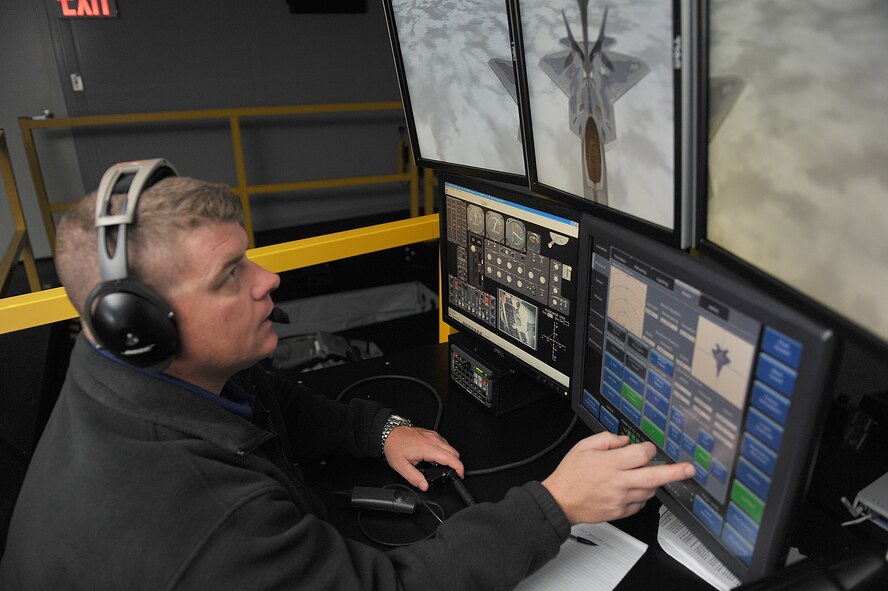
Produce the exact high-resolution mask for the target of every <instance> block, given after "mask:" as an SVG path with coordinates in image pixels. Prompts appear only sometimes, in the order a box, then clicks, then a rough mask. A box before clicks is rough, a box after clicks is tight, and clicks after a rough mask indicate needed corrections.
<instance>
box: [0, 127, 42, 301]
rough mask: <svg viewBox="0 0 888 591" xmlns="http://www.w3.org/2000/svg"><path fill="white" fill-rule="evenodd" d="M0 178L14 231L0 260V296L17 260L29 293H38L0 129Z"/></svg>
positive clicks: (38, 287) (33, 263) (17, 198)
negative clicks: (22, 263)
mask: <svg viewBox="0 0 888 591" xmlns="http://www.w3.org/2000/svg"><path fill="white" fill-rule="evenodd" d="M0 176H2V177H3V186H4V187H5V188H6V200H7V202H8V203H9V211H10V213H11V214H12V223H13V228H14V232H13V236H12V240H11V241H10V242H9V245H8V246H7V247H6V250H5V251H4V253H3V256H2V258H0V294H2V293H3V292H5V291H6V288H7V287H8V285H9V279H10V277H11V276H12V268H13V267H14V266H15V265H16V263H18V261H19V258H21V259H22V261H24V263H25V274H26V275H27V277H28V286H29V287H30V288H31V291H39V290H40V277H39V275H38V274H37V263H36V261H34V253H33V252H32V251H31V239H30V237H29V236H28V228H27V225H26V224H25V214H24V212H23V211H22V201H21V199H20V198H19V193H18V187H17V186H16V184H15V173H13V170H12V160H10V158H9V147H8V146H7V144H6V132H5V131H4V130H3V129H0Z"/></svg>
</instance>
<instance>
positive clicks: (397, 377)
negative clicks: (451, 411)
mask: <svg viewBox="0 0 888 591" xmlns="http://www.w3.org/2000/svg"><path fill="white" fill-rule="evenodd" d="M386 379H395V380H407V381H408V382H413V383H416V384H419V385H421V386H422V387H424V388H426V389H427V390H429V391H430V392H431V393H432V394H433V395H434V396H435V399H436V400H437V401H438V412H437V415H436V416H435V423H434V425H433V427H432V430H433V431H437V430H438V426H439V425H440V424H441V415H442V414H443V413H444V402H443V401H442V400H441V395H440V394H438V391H437V390H436V389H435V388H434V387H433V386H432V385H431V384H429V383H428V382H425V381H423V380H420V379H419V378H414V377H412V376H404V375H398V374H384V375H379V376H370V377H368V378H363V379H361V380H358V381H357V382H355V383H353V384H351V385H349V386H346V387H345V388H344V389H343V390H342V392H340V393H339V396H337V397H336V400H337V401H341V400H342V398H343V397H344V396H345V395H346V394H347V393H348V392H350V391H351V390H352V389H354V388H356V387H357V386H360V385H361V384H364V383H366V382H371V381H373V380H386ZM577 418H578V417H577V415H576V414H574V415H573V418H571V420H570V424H568V426H567V428H566V429H565V430H564V432H563V433H562V434H561V435H560V436H559V437H558V439H556V440H555V441H554V442H553V443H552V444H551V445H549V446H548V447H546V448H544V449H542V450H540V451H538V452H537V453H535V454H533V455H532V456H530V457H527V458H524V459H523V460H517V461H515V462H510V463H508V464H503V465H501V466H493V467H490V468H481V469H478V470H466V472H465V477H466V478H468V477H469V476H484V475H487V474H495V473H497V472H503V471H505V470H511V469H512V468H520V467H521V466H525V465H527V464H529V463H531V462H533V461H535V460H538V459H539V458H541V457H543V456H544V455H546V454H548V453H549V452H550V451H552V450H553V449H555V448H556V447H558V446H559V445H561V443H562V442H563V441H564V440H565V439H567V436H568V435H570V432H571V431H573V428H574V426H576V424H577Z"/></svg>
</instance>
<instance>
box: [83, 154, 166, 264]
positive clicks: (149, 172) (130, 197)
mask: <svg viewBox="0 0 888 591" xmlns="http://www.w3.org/2000/svg"><path fill="white" fill-rule="evenodd" d="M176 175H178V172H177V171H176V169H175V167H174V166H173V165H172V164H171V163H170V162H169V161H168V160H166V159H164V158H155V159H153V160H136V161H132V162H121V163H119V164H115V165H114V166H112V167H111V168H109V169H108V170H107V171H105V174H104V175H102V180H101V181H100V182H99V189H98V191H97V192H96V228H98V242H99V244H98V246H99V271H100V272H101V275H102V281H111V280H114V279H123V278H125V277H127V274H128V271H127V258H126V227H127V225H129V224H132V223H133V220H134V219H135V216H136V204H137V203H138V201H139V196H140V195H141V194H142V192H143V191H145V190H146V189H148V187H150V186H151V185H153V184H154V183H156V182H157V181H159V180H161V179H163V178H166V177H168V176H176ZM123 191H126V192H127V193H126V200H125V201H124V204H123V213H119V214H113V215H112V214H111V212H110V210H111V196H112V195H115V194H117V193H122V192H123ZM114 225H116V226H117V240H116V243H115V246H114V256H111V254H110V253H109V250H108V243H107V241H106V230H105V229H106V228H107V227H108V226H114Z"/></svg>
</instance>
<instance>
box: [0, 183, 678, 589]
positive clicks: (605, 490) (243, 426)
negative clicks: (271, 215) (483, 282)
mask: <svg viewBox="0 0 888 591" xmlns="http://www.w3.org/2000/svg"><path fill="white" fill-rule="evenodd" d="M100 189H101V187H100ZM109 195H110V191H109ZM96 199H97V197H96V194H95V193H94V194H91V195H88V196H87V197H85V198H84V199H82V200H81V201H80V202H79V203H78V204H77V205H76V206H75V207H73V208H72V209H70V210H69V211H68V212H66V214H65V216H64V218H63V219H62V221H61V222H60V224H59V229H58V238H57V248H56V259H55V261H56V266H57V269H58V272H59V277H60V279H61V280H62V282H63V284H64V285H65V287H66V289H67V292H68V296H69V297H70V299H71V301H72V303H73V304H74V306H75V307H76V308H77V310H78V312H79V314H80V316H81V317H82V318H84V320H87V321H88V322H87V323H86V324H87V326H86V327H85V328H84V331H83V334H82V335H81V336H80V337H78V340H77V343H76V345H75V348H74V351H73V353H72V356H71V363H70V367H69V370H68V375H67V379H66V382H65V385H64V387H63V389H62V393H61V395H60V397H59V400H58V403H57V404H56V407H55V409H54V411H53V415H52V417H51V419H50V421H49V423H48V425H47V427H46V430H45V431H44V435H43V437H42V438H41V441H40V443H39V445H38V449H37V450H36V451H35V454H34V457H33V459H32V462H31V465H30V467H29V470H28V475H27V477H26V479H25V483H24V485H23V487H22V490H21V493H20V495H19V500H18V503H17V506H16V508H15V511H14V515H13V518H12V522H11V524H10V529H9V536H8V542H7V550H6V554H5V556H4V557H3V560H2V562H0V587H2V588H3V589H9V590H12V589H56V588H65V589H72V588H84V589H140V588H145V589H191V588H196V589H219V588H232V589H277V588H299V589H363V588H366V589H371V588H373V589H399V588H404V589H424V590H425V589H449V590H450V591H453V590H454V589H460V590H466V589H485V590H486V589H508V588H511V587H513V586H514V585H515V584H517V583H518V582H519V581H520V580H521V579H522V578H524V577H526V576H527V575H528V574H530V573H531V572H533V571H535V570H536V569H538V568H539V567H540V566H542V565H543V564H544V563H545V562H546V561H547V560H549V559H551V558H552V557H554V556H555V555H556V554H557V552H558V549H559V547H560V545H561V543H562V542H563V541H564V540H565V539H566V538H567V535H568V533H569V526H570V524H571V523H577V522H597V521H605V520H610V519H616V518H619V517H623V516H626V515H629V514H631V513H633V512H635V511H637V510H638V509H640V508H641V507H642V506H643V505H644V503H645V501H646V500H647V499H649V498H650V497H651V496H652V495H653V494H654V489H655V488H656V487H657V486H660V485H662V484H665V483H666V482H670V481H673V480H677V479H681V478H687V477H689V476H691V475H692V474H693V469H692V468H691V467H690V466H689V465H687V464H676V465H671V466H649V467H645V464H647V463H648V462H649V461H650V460H651V459H652V457H653V455H654V453H653V446H652V445H651V444H641V445H627V440H626V438H625V437H617V436H615V435H611V434H602V435H596V436H594V437H590V438H588V439H585V440H583V441H581V442H580V443H578V444H577V445H576V446H575V447H574V449H572V450H571V451H570V452H569V453H568V454H567V455H566V456H565V458H564V459H563V460H562V462H561V464H560V465H559V467H558V468H557V469H556V470H555V472H554V473H553V474H552V475H551V476H549V477H548V478H547V479H546V480H544V481H543V482H542V483H539V482H530V483H527V484H525V485H524V486H521V487H516V488H515V489H513V490H511V491H510V492H509V493H508V494H507V495H506V497H505V498H504V499H503V500H502V501H500V502H499V503H482V504H478V505H474V506H472V507H469V508H466V509H464V510H462V511H460V512H459V513H457V514H455V515H454V516H452V517H450V518H449V519H447V520H446V521H445V522H444V523H443V524H442V525H441V526H440V527H439V528H438V531H437V534H436V536H435V537H434V538H432V539H430V540H427V541H423V542H419V543H416V544H413V545H412V546H409V547H405V548H399V549H397V550H393V551H390V552H387V553H384V552H381V551H378V550H376V549H374V548H371V547H369V546H366V545H363V544H360V543H358V542H355V541H352V540H347V539H345V538H343V537H342V536H341V535H340V534H339V533H338V532H337V531H336V530H335V529H334V528H333V527H332V526H331V525H329V524H328V523H327V522H326V521H325V520H324V514H325V513H324V507H323V505H322V503H321V502H320V501H319V500H318V499H317V498H315V497H314V496H313V494H312V493H311V491H310V490H309V488H308V487H307V485H306V483H305V481H304V479H303V477H302V474H301V472H300V470H299V467H298V463H299V462H302V461H306V460H309V459H312V458H320V457H325V456H326V455H329V454H332V453H334V452H339V451H345V452H350V453H352V454H355V455H357V456H363V457H377V456H382V455H384V456H385V459H386V460H387V461H388V463H389V464H390V465H391V466H392V468H393V469H395V470H396V471H397V472H398V473H399V474H401V475H402V476H403V477H404V478H405V479H406V480H407V481H409V482H410V483H411V484H413V485H415V486H417V487H419V488H421V489H423V490H425V489H426V488H427V483H426V482H425V479H424V478H423V476H422V474H421V473H420V472H419V471H418V470H417V469H416V468H415V467H414V466H415V464H417V463H418V462H420V461H423V460H425V461H432V462H437V463H439V464H442V465H447V466H450V467H452V468H454V469H455V470H456V471H457V472H458V473H459V474H460V475H462V474H463V465H462V463H461V462H460V460H459V454H458V452H457V451H456V450H455V449H453V448H452V447H451V446H450V445H449V444H448V443H447V442H446V441H445V440H444V439H443V438H442V437H441V436H440V435H438V434H437V433H434V432H432V431H428V430H425V429H419V428H416V427H412V426H408V425H405V424H403V421H400V420H398V418H397V417H394V416H393V415H391V411H390V410H388V409H385V408H382V407H380V406H379V405H377V404H375V403H370V402H366V401H357V400H355V401H352V402H351V403H349V404H348V405H343V404H339V403H336V402H333V401H331V400H328V399H326V398H324V397H321V396H318V395H315V394H313V393H310V392H308V391H305V390H303V389H299V388H294V387H292V386H291V385H289V384H286V383H283V382H280V381H278V380H276V379H275V378H273V377H272V376H270V375H268V374H267V373H266V372H264V371H263V370H262V369H261V368H260V367H259V366H257V365H256V363H257V362H258V361H260V360H262V359H263V358H266V357H268V356H269V355H270V354H271V353H272V351H273V350H274V348H275V346H276V344H277V337H276V336H275V333H274V331H273V330H272V328H271V322H270V320H269V315H270V313H271V311H272V308H273V306H272V301H271V297H270V294H271V292H272V291H273V290H274V289H275V288H276V287H277V286H278V283H279V279H278V277H277V276H276V275H274V274H272V273H269V272H268V271H266V270H264V269H262V268H261V267H259V266H258V265H256V264H254V263H253V262H251V261H250V260H249V259H247V258H246V256H245V253H246V247H247V238H246V233H245V231H244V229H243V227H242V225H241V216H242V212H241V209H240V203H239V200H238V199H237V197H236V196H235V195H233V194H232V193H231V191H230V190H229V189H228V188H227V187H225V186H223V185H214V184H209V183H204V182H201V181H197V180H194V179H188V178H182V177H175V176H173V177H169V178H165V179H163V180H160V181H157V182H156V183H155V184H153V185H152V186H150V187H148V188H146V189H145V190H144V191H142V192H141V193H140V194H139V195H138V207H137V209H136V214H135V216H136V217H135V221H134V223H132V224H130V225H129V226H128V227H127V231H126V232H120V233H123V234H125V235H126V236H125V238H124V240H125V246H126V248H127V267H128V272H129V275H130V276H131V277H134V278H136V279H138V280H139V281H140V282H141V283H142V284H144V285H145V286H147V287H148V288H149V289H151V290H153V291H155V292H157V293H158V294H159V295H160V297H161V298H162V299H163V300H164V301H165V303H166V304H167V305H168V306H169V308H170V309H171V310H172V312H173V314H174V318H175V325H176V330H177V333H178V344H177V347H176V350H175V353H174V354H173V355H172V357H171V359H169V360H168V361H167V362H165V363H163V364H161V365H160V368H161V370H160V371H157V370H156V369H157V368H156V367H154V368H150V369H147V370H146V369H140V368H139V367H136V366H135V365H134V364H132V363H129V362H128V361H127V357H126V355H118V356H114V355H110V354H109V353H108V351H107V350H105V349H103V348H102V347H101V346H97V341H101V339H97V337H96V335H94V334H91V332H90V330H89V328H88V327H89V325H90V324H92V323H93V322H95V318H93V316H92V313H93V311H94V308H95V307H96V306H97V305H98V304H97V303H96V302H95V298H96V295H95V293H96V292H95V291H93V288H94V286H96V285H97V284H99V283H100V273H99V264H98V262H97V261H98V256H97V240H96V227H95V225H96V213H95V212H96ZM115 200H116V201H118V202H119V201H121V200H122V196H120V195H117V196H115ZM120 233H119V234H120ZM119 234H118V237H119ZM110 240H111V238H110V237H109V241H110ZM120 247H121V246H120V245H118V246H117V248H120ZM111 255H112V256H113V253H111Z"/></svg>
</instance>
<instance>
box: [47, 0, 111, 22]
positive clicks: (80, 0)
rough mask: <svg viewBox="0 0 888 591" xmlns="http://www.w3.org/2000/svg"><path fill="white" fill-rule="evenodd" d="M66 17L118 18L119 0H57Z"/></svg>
mask: <svg viewBox="0 0 888 591" xmlns="http://www.w3.org/2000/svg"><path fill="white" fill-rule="evenodd" d="M56 1H57V2H58V3H59V7H60V8H61V9H62V12H61V14H60V15H59V16H61V17H64V18H89V17H99V18H102V17H104V18H116V17H117V0H56Z"/></svg>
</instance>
